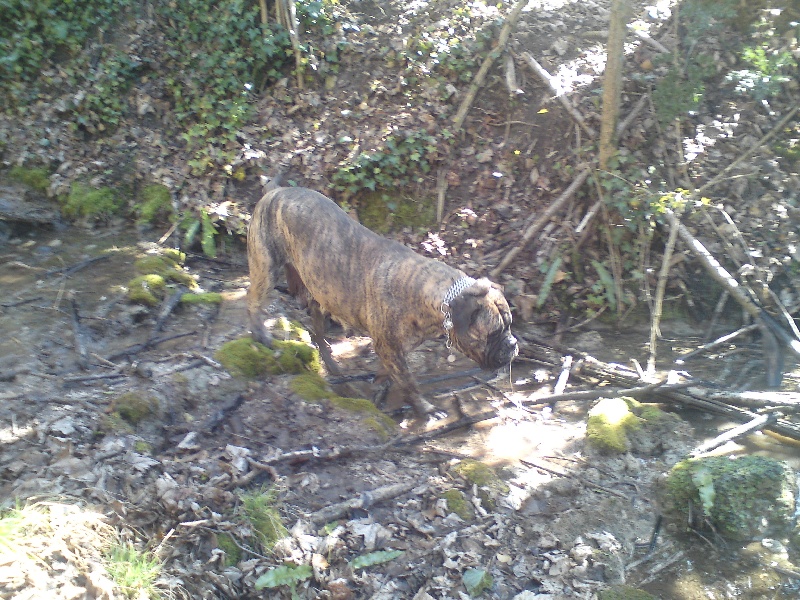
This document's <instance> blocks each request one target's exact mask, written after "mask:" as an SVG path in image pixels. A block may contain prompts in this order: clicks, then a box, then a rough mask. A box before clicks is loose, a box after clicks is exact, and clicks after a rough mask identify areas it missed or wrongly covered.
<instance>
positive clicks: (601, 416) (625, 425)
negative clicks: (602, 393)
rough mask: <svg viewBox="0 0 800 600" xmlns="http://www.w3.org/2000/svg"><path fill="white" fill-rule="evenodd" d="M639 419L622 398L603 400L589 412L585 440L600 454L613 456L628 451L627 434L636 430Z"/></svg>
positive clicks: (639, 423) (638, 425) (639, 424)
mask: <svg viewBox="0 0 800 600" xmlns="http://www.w3.org/2000/svg"><path fill="white" fill-rule="evenodd" d="M640 426H641V419H639V417H637V416H636V415H635V414H633V411H632V410H631V408H630V406H628V403H627V402H625V400H624V399H623V398H603V399H601V400H600V401H599V402H598V403H597V404H595V405H594V406H593V407H592V409H591V410H590V411H589V418H588V420H587V423H586V439H587V440H589V443H590V444H591V445H592V446H593V447H595V448H597V449H598V450H600V451H601V452H605V453H609V454H614V453H622V452H627V451H628V450H629V449H630V442H629V441H628V432H630V431H633V430H635V429H638V428H639V427H640Z"/></svg>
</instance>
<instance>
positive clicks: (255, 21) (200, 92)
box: [160, 0, 290, 173]
mask: <svg viewBox="0 0 800 600" xmlns="http://www.w3.org/2000/svg"><path fill="white" fill-rule="evenodd" d="M161 11H162V12H161V15H160V17H161V21H160V22H161V25H162V31H163V33H164V36H165V40H166V43H167V60H168V62H169V71H170V74H169V75H168V76H167V78H166V82H167V87H168V89H169V91H170V93H171V95H172V99H173V102H174V103H175V116H176V118H177V120H178V123H179V124H180V125H181V127H182V128H183V134H182V137H183V139H184V140H185V141H186V144H187V147H188V149H189V150H190V151H191V152H193V154H194V158H193V159H192V160H191V161H189V166H190V167H191V168H192V170H193V171H194V172H195V173H202V172H204V171H206V170H207V169H208V168H210V167H213V166H221V165H223V164H225V163H226V162H229V160H230V159H231V158H232V157H233V155H234V152H235V149H236V144H235V142H236V134H237V132H238V131H239V129H240V128H241V127H242V126H243V125H244V124H245V122H246V121H247V119H248V118H249V117H250V116H251V114H252V101H253V99H254V96H255V94H256V93H257V92H258V91H259V90H260V89H261V88H262V87H263V86H264V85H265V84H266V83H267V82H268V81H269V80H271V79H275V78H277V77H278V76H279V75H280V72H281V69H282V68H283V66H284V64H285V63H286V61H287V57H288V49H289V48H290V45H289V36H288V34H287V32H286V31H285V30H284V29H283V28H281V27H279V26H278V25H275V24H274V23H270V24H267V25H262V24H261V22H260V13H259V7H258V3H255V2H248V1H247V0H232V1H230V2H226V3H225V4H223V5H218V6H212V5H209V4H208V2H205V1H204V0H175V1H174V2H170V3H167V4H164V5H163V6H162V9H161Z"/></svg>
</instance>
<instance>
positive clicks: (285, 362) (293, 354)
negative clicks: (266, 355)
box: [272, 340, 321, 373]
mask: <svg viewBox="0 0 800 600" xmlns="http://www.w3.org/2000/svg"><path fill="white" fill-rule="evenodd" d="M272 348H273V350H274V355H275V360H276V362H277V364H278V371H277V372H278V373H303V372H305V371H311V372H313V373H317V372H319V369H320V364H321V363H320V358H319V350H317V349H316V348H315V347H314V346H312V345H311V343H310V342H301V341H295V340H283V341H281V340H275V341H274V342H273V343H272Z"/></svg>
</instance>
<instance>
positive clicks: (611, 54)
mask: <svg viewBox="0 0 800 600" xmlns="http://www.w3.org/2000/svg"><path fill="white" fill-rule="evenodd" d="M628 14H630V0H612V1H611V22H610V23H609V27H608V45H607V47H606V71H605V76H604V79H603V116H602V122H601V124H600V168H601V169H607V168H608V167H607V165H608V161H609V159H610V158H611V157H612V156H613V155H614V154H615V153H616V151H617V139H616V137H617V136H616V128H617V121H618V120H619V104H620V96H621V93H622V66H623V62H624V57H623V45H624V43H625V33H626V32H627V28H626V27H625V22H626V20H627V18H628Z"/></svg>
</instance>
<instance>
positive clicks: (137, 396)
mask: <svg viewBox="0 0 800 600" xmlns="http://www.w3.org/2000/svg"><path fill="white" fill-rule="evenodd" d="M157 411H158V401H157V400H156V399H155V398H152V397H150V396H146V395H143V394H141V393H139V392H126V393H125V394H122V395H121V396H117V397H116V398H114V400H112V401H111V404H110V405H109V407H108V412H109V413H111V414H115V415H118V416H119V418H120V419H122V420H123V421H125V422H126V423H129V424H130V425H134V426H135V425H138V424H139V423H140V422H142V421H143V420H144V419H146V418H147V417H150V416H153V415H155V414H156V412H157Z"/></svg>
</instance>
